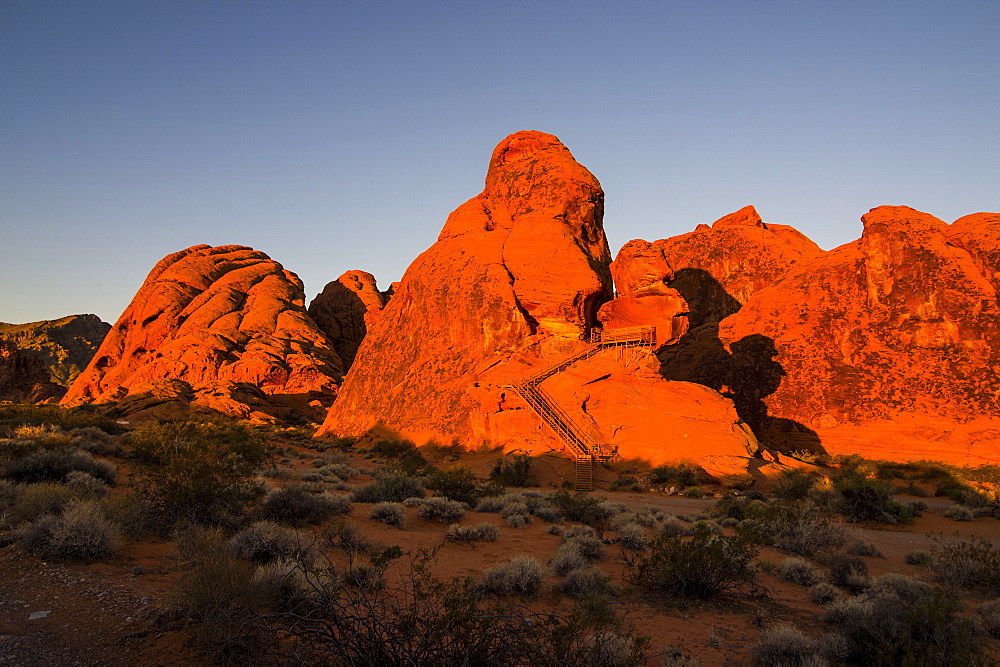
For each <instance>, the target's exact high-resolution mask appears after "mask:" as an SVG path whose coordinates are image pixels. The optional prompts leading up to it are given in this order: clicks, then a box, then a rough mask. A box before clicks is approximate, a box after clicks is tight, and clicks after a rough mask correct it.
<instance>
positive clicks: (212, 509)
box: [132, 421, 273, 523]
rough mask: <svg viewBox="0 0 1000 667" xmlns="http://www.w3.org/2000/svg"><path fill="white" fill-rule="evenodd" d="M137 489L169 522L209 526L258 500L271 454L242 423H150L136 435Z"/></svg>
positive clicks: (139, 429)
mask: <svg viewBox="0 0 1000 667" xmlns="http://www.w3.org/2000/svg"><path fill="white" fill-rule="evenodd" d="M132 446H133V452H134V457H135V461H136V463H137V464H138V466H139V467H140V468H141V470H142V472H143V479H142V481H141V482H140V484H139V486H138V488H139V490H140V492H141V493H142V494H143V495H144V496H145V497H146V498H147V499H148V500H149V502H150V504H151V505H152V506H153V507H154V508H155V509H156V510H157V511H158V512H159V513H160V515H161V516H163V517H164V518H165V520H167V521H170V522H173V521H178V520H189V521H195V522H201V523H205V522H208V523H211V522H216V521H220V520H222V519H223V518H224V517H225V516H227V515H229V514H232V513H234V512H239V511H240V510H242V508H243V506H244V504H245V503H247V502H248V501H250V500H253V499H255V498H258V497H260V494H261V492H262V491H261V489H260V487H259V486H257V484H256V483H255V481H254V477H255V476H256V475H257V473H258V472H259V471H260V470H262V469H263V468H264V466H265V464H266V463H267V462H268V461H269V460H270V459H271V458H272V454H273V448H272V447H271V446H270V445H268V444H266V443H264V442H262V441H261V440H260V438H259V437H258V436H257V435H256V434H255V433H253V432H252V431H251V430H250V429H248V428H247V427H246V426H245V425H243V424H241V423H239V422H228V421H227V422H223V421H219V422H197V421H170V422H152V421H150V422H146V423H145V424H143V425H142V426H141V427H139V428H138V429H137V430H136V431H134V432H133V433H132Z"/></svg>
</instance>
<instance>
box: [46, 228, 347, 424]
mask: <svg viewBox="0 0 1000 667" xmlns="http://www.w3.org/2000/svg"><path fill="white" fill-rule="evenodd" d="M304 301H305V294H304V292H303V290H302V283H301V281H300V280H299V279H298V277H297V276H296V275H295V274H293V273H291V272H289V271H286V270H285V269H283V268H282V267H281V265H280V264H278V263H277V262H275V261H273V260H271V259H270V258H269V257H268V256H267V255H265V254H264V253H262V252H257V251H255V250H253V249H252V248H247V247H245V246H219V247H210V246H207V245H199V246H194V247H191V248H188V249H186V250H182V251H180V252H176V253H173V254H172V255H169V256H167V257H166V258H164V259H163V260H161V261H160V262H159V263H158V264H157V265H156V266H155V267H154V268H153V270H152V271H151V272H150V274H149V276H148V277H147V278H146V281H145V283H144V284H143V285H142V287H141V288H140V289H139V291H138V293H137V294H136V296H135V298H133V300H132V303H130V304H129V306H128V308H126V310H125V312H124V313H123V314H122V316H121V317H120V318H119V320H118V321H117V322H116V323H115V325H114V326H113V327H112V329H111V331H110V332H109V333H108V335H107V337H106V338H105V339H104V342H103V343H102V344H101V347H100V349H99V350H98V352H97V354H96V355H95V357H94V359H93V360H92V361H91V363H90V364H89V365H88V367H87V369H86V370H85V371H84V372H83V373H82V374H81V375H80V377H79V378H77V380H76V381H75V382H74V383H73V386H72V387H71V388H70V390H69V392H68V393H67V394H66V396H65V397H64V398H63V400H62V404H63V405H75V404H78V403H83V402H96V403H107V402H110V401H116V400H119V399H122V398H124V397H126V396H128V395H130V394H133V393H134V392H135V390H136V389H137V388H139V387H141V386H142V385H144V384H146V383H150V382H157V381H161V380H166V379H170V380H178V381H182V382H186V383H187V384H189V385H190V386H191V387H193V388H194V389H193V390H194V391H196V392H197V391H198V390H199V388H200V387H202V386H203V385H205V384H206V383H216V382H232V383H246V384H249V385H253V386H254V387H257V388H258V389H259V390H260V391H261V392H263V394H265V395H267V396H268V397H270V399H271V400H274V401H276V402H278V403H281V402H282V401H284V400H286V398H287V397H289V396H296V395H307V396H309V397H310V398H322V399H323V400H325V401H326V403H327V404H328V403H329V402H330V401H331V400H332V397H333V395H334V393H335V391H336V386H337V382H338V381H339V379H340V377H341V375H342V373H343V365H342V362H341V360H340V359H339V357H338V356H337V354H336V352H334V351H333V349H332V348H331V347H330V345H329V343H328V341H327V339H326V336H325V335H323V333H322V332H321V331H319V329H317V327H316V325H315V324H314V323H313V322H312V320H311V319H310V318H309V316H308V315H307V314H306V310H305V306H304Z"/></svg>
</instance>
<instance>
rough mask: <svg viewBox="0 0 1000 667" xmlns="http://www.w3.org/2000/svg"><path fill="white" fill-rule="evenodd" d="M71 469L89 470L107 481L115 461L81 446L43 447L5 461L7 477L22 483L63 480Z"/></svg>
mask: <svg viewBox="0 0 1000 667" xmlns="http://www.w3.org/2000/svg"><path fill="white" fill-rule="evenodd" d="M73 471H81V472H86V473H89V474H90V475H93V476H94V477H96V478H97V479H100V480H102V481H103V482H106V483H108V484H114V481H115V467H114V465H112V464H110V463H108V462H107V461H98V460H97V459H95V458H94V457H92V456H91V455H90V454H88V453H87V452H85V451H82V450H69V449H43V450H40V451H37V452H35V453H34V454H30V455H28V456H26V457H24V458H23V459H19V460H17V461H13V462H11V463H9V464H8V465H7V477H8V478H10V479H12V480H14V481H15V482H22V483H25V484H31V483H34V482H63V481H65V480H66V476H67V475H69V474H70V473H71V472H73Z"/></svg>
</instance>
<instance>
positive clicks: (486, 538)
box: [476, 522, 500, 542]
mask: <svg viewBox="0 0 1000 667" xmlns="http://www.w3.org/2000/svg"><path fill="white" fill-rule="evenodd" d="M476 532H477V533H479V539H481V540H482V541H483V542H496V541H497V539H498V538H499V537H500V528H499V526H497V525H496V524H493V523H488V522H483V523H480V524H476Z"/></svg>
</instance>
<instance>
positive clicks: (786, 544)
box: [737, 502, 847, 556]
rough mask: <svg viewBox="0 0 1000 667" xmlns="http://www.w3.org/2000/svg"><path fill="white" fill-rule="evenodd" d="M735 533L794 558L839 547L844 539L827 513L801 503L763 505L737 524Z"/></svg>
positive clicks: (840, 530)
mask: <svg viewBox="0 0 1000 667" xmlns="http://www.w3.org/2000/svg"><path fill="white" fill-rule="evenodd" d="M737 533H739V534H740V535H742V536H743V537H744V538H746V539H748V540H751V541H754V542H758V543H760V544H767V545H773V546H774V547H775V548H777V549H780V550H781V551H785V552H788V553H792V554H796V555H798V556H813V555H815V554H816V553H817V552H818V551H821V550H824V549H836V548H839V547H840V546H842V545H843V544H844V542H845V541H846V539H847V534H846V532H845V530H844V528H843V526H841V525H840V524H838V523H836V522H835V521H834V520H833V518H832V517H831V516H830V514H829V513H828V512H826V511H825V510H823V509H821V508H819V507H816V506H815V505H812V504H809V503H803V502H796V503H772V504H771V505H764V506H762V507H760V508H759V509H758V510H757V511H756V512H755V513H754V515H753V518H750V519H747V520H746V521H744V522H742V523H741V524H740V525H739V527H738V528H737Z"/></svg>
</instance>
